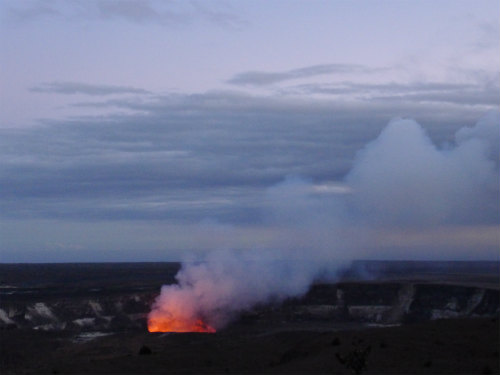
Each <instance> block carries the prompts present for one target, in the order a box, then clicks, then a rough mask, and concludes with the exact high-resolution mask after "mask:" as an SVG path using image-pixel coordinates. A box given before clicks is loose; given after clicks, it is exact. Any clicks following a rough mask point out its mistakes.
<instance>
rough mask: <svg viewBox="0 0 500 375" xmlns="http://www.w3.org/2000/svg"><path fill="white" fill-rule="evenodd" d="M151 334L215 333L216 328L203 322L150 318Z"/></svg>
mask: <svg viewBox="0 0 500 375" xmlns="http://www.w3.org/2000/svg"><path fill="white" fill-rule="evenodd" d="M148 331H149V332H203V333H215V328H213V327H211V326H209V325H208V324H206V323H205V322H204V321H203V320H201V319H197V320H195V321H192V320H184V319H175V318H171V319H169V318H156V319H154V318H150V319H149V320H148Z"/></svg>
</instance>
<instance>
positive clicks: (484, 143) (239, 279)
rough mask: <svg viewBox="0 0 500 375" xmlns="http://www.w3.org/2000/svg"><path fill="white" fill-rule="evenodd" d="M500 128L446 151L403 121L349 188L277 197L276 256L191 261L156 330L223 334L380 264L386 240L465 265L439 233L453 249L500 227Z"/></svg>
mask: <svg viewBox="0 0 500 375" xmlns="http://www.w3.org/2000/svg"><path fill="white" fill-rule="evenodd" d="M499 123H500V117H499V114H498V113H491V114H489V115H488V116H485V117H484V118H483V119H481V120H480V121H479V122H478V123H477V125H476V126H475V127H472V128H464V129H461V130H460V131H458V132H457V133H456V136H455V144H454V145H445V146H444V147H443V148H438V147H437V146H435V145H434V144H433V142H432V141H431V139H430V138H429V137H428V135H427V134H426V132H425V130H424V129H423V128H422V127H421V126H420V125H419V124H417V123H416V122H415V121H413V120H402V119H399V120H394V121H391V122H390V123H389V125H388V126H387V127H386V128H385V129H384V130H383V131H382V132H381V134H380V135H379V137H378V138H377V139H375V140H373V141H372V142H370V143H368V144H367V145H366V146H365V147H364V148H363V149H362V150H361V151H360V152H358V154H357V155H356V157H355V159H354V163H353V165H352V168H351V170H350V171H349V173H347V175H346V176H345V177H344V179H343V180H342V181H339V185H338V186H341V187H342V188H341V189H340V188H338V186H335V185H330V187H329V185H324V182H322V183H323V185H314V184H313V183H312V182H311V181H308V180H305V179H301V178H295V179H293V178H291V179H290V178H288V179H286V180H285V182H283V183H281V184H278V185H276V186H274V187H272V188H270V189H269V190H268V194H267V196H266V197H267V198H266V199H268V202H265V204H266V205H267V206H266V207H271V208H270V209H269V210H270V211H272V212H269V213H268V214H267V217H268V218H270V219H269V220H268V221H267V222H266V225H268V227H269V231H274V232H272V233H275V236H274V240H275V241H274V242H272V243H271V246H269V243H268V244H265V245H264V246H263V247H264V248H266V249H269V248H274V249H275V250H276V251H271V250H254V251H246V252H237V251H213V252H208V253H207V254H206V258H204V259H202V260H201V261H198V262H184V263H183V264H182V267H181V270H180V271H179V273H178V274H177V275H176V279H177V282H178V283H177V284H175V285H166V286H163V287H162V289H161V294H160V296H158V298H157V299H156V301H155V303H154V305H153V308H152V311H151V312H150V314H149V317H148V328H149V331H151V332H157V331H161V332H168V331H171V332H192V331H194V332H215V330H217V329H220V328H222V327H223V326H224V325H226V324H227V323H228V322H229V321H231V320H232V319H234V318H235V317H236V316H237V315H238V313H240V312H241V311H243V310H247V309H250V308H252V307H254V306H255V305H257V304H260V303H267V302H271V301H274V302H279V301H282V300H283V299H285V298H288V297H295V296H300V295H302V294H305V293H306V292H307V290H308V289H309V286H310V285H311V283H312V282H313V281H314V280H315V279H317V278H318V276H319V275H320V274H323V275H324V274H325V273H324V272H325V268H328V269H329V270H330V271H331V272H330V273H329V275H332V274H333V273H334V271H335V268H336V267H337V268H338V267H339V263H341V262H342V261H343V262H345V261H348V260H352V259H356V258H373V257H374V256H375V257H376V256H377V254H378V253H376V252H375V251H378V252H380V250H381V248H379V249H378V250H377V247H376V246H374V244H375V243H377V241H378V240H379V239H380V238H381V237H380V236H381V235H382V234H384V235H385V236H386V238H396V239H398V238H400V237H401V236H399V234H400V233H417V235H419V236H421V237H418V238H424V239H425V238H432V239H433V241H432V242H431V243H424V246H422V247H421V248H416V247H414V248H411V246H409V244H408V242H403V241H402V240H401V241H400V242H401V243H402V245H401V246H400V248H401V249H402V250H401V251H406V253H398V257H400V259H401V258H406V259H408V258H412V257H413V258H422V256H424V257H427V258H430V259H432V257H434V258H436V255H435V254H438V256H440V257H443V258H445V259H446V257H448V258H449V257H456V256H457V255H456V253H453V254H450V253H448V254H446V251H445V250H444V249H445V247H443V246H442V245H439V246H440V247H439V251H440V253H439V252H438V251H436V249H435V248H434V249H433V248H432V247H433V246H437V245H436V241H437V239H439V237H437V235H436V234H435V230H436V228H437V230H438V234H439V233H453V235H449V236H448V237H447V240H448V239H449V238H451V239H453V238H456V236H459V235H460V234H461V233H464V231H465V229H467V230H469V231H470V233H480V232H477V231H478V230H480V229H481V228H484V227H487V226H493V225H498V222H499V221H500V219H499V211H498V206H499V200H500V198H499V197H500V193H499V186H498V179H499V170H498V169H499V139H498V138H499V131H498V130H499ZM332 186H333V187H332ZM264 216H265V215H264ZM265 220H266V219H265V218H264V221H265ZM283 228H284V229H283ZM433 230H434V232H433ZM429 233H430V237H429ZM426 236H427V237H426ZM414 237H415V235H414ZM404 238H405V237H403V239H404ZM474 238H475V237H474ZM496 238H498V237H496ZM393 243H394V241H393ZM397 244H398V242H397V241H396V245H397ZM472 245H474V244H472ZM266 246H267V247H266ZM398 246H399V245H398ZM450 248H452V249H453V250H452V251H456V246H455V245H454V246H450ZM492 248H493V249H494V251H498V242H493V245H492ZM416 249H417V250H416ZM495 249H496V250H495ZM383 250H384V249H383ZM411 251H413V252H414V254H411V253H410V252H411ZM450 251H451V250H450ZM426 252H427V253H426ZM429 252H431V254H430V255H428V254H429ZM469 252H470V247H468V248H467V253H469ZM332 264H333V265H334V266H333V267H332ZM344 264H345V263H344Z"/></svg>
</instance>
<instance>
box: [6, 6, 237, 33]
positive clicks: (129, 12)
mask: <svg viewBox="0 0 500 375" xmlns="http://www.w3.org/2000/svg"><path fill="white" fill-rule="evenodd" d="M9 14H10V15H11V17H12V18H13V19H14V20H16V21H31V20H36V19H38V18H43V17H47V16H50V17H58V18H62V19H66V20H72V21H78V20H82V19H83V20H100V21H109V20H121V21H125V22H130V23H133V24H137V25H144V24H155V25H160V26H176V27H177V26H180V25H187V24H190V23H192V22H194V21H202V22H203V21H205V22H209V23H211V24H214V25H216V26H219V27H223V28H228V29H231V30H233V31H234V30H238V29H241V28H242V27H244V26H245V25H246V24H247V22H246V21H245V19H244V18H243V17H242V16H241V15H240V14H238V13H236V12H235V11H233V9H232V8H231V7H230V6H228V5H226V6H224V5H223V4H222V5H221V4H205V3H201V2H172V1H149V0H105V1H101V0H65V1H57V0H54V1H53V2H51V3H47V2H44V1H34V2H28V3H24V2H23V3H21V4H16V5H14V6H12V7H11V8H10V11H9Z"/></svg>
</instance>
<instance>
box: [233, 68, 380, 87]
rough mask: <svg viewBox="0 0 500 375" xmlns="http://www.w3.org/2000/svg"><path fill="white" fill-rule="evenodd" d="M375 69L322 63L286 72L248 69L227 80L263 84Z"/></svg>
mask: <svg viewBox="0 0 500 375" xmlns="http://www.w3.org/2000/svg"><path fill="white" fill-rule="evenodd" d="M375 70H376V69H373V68H368V67H365V66H363V65H357V64H323V65H312V66H307V67H304V68H299V69H293V70H289V71H286V72H259V71H250V72H243V73H239V74H236V75H235V76H234V77H232V78H230V79H229V80H228V81H227V82H228V83H231V84H234V85H253V86H265V85H272V84H274V83H279V82H283V81H288V80H293V79H298V78H309V77H315V76H318V75H324V74H345V73H357V74H359V73H368V72H373V71H375Z"/></svg>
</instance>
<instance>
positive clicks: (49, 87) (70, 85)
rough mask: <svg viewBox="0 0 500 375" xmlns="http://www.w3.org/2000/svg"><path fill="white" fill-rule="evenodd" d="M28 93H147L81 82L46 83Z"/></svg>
mask: <svg viewBox="0 0 500 375" xmlns="http://www.w3.org/2000/svg"><path fill="white" fill-rule="evenodd" d="M30 91H32V92H40V93H53V94H66V95H74V94H83V95H92V96H104V95H114V94H147V93H148V91H146V90H143V89H139V88H135V87H129V86H114V85H94V84H88V83H81V82H47V83H42V84H40V85H38V86H35V87H32V88H30Z"/></svg>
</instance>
